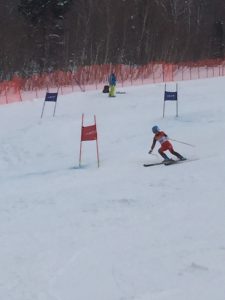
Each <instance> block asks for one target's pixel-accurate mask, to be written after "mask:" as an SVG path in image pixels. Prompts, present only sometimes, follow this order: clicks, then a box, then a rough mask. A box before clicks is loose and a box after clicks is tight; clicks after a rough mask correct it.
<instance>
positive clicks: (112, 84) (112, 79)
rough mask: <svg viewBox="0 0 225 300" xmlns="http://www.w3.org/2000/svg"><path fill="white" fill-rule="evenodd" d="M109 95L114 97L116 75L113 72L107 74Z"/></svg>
mask: <svg viewBox="0 0 225 300" xmlns="http://www.w3.org/2000/svg"><path fill="white" fill-rule="evenodd" d="M108 81H109V97H116V96H115V92H116V75H115V74H114V73H111V74H110V75H109V79H108Z"/></svg>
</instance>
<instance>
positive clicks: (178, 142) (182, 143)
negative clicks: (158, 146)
mask: <svg viewBox="0 0 225 300" xmlns="http://www.w3.org/2000/svg"><path fill="white" fill-rule="evenodd" d="M169 139H170V140H171V141H174V142H177V143H180V144H184V145H187V146H190V147H195V145H192V144H189V143H186V142H182V141H178V140H174V139H171V138H169Z"/></svg>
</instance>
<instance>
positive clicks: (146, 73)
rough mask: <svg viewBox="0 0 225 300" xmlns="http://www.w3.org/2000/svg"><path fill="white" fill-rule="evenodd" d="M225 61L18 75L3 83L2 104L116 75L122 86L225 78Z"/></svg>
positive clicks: (79, 87) (90, 85) (88, 85)
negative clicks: (112, 73)
mask: <svg viewBox="0 0 225 300" xmlns="http://www.w3.org/2000/svg"><path fill="white" fill-rule="evenodd" d="M224 68H225V61H223V60H218V59H216V60H203V61H198V62H185V63H178V64H171V63H165V62H157V63H153V62H151V63H149V64H146V65H143V66H137V65H123V64H118V65H112V64H104V65H90V66H84V67H79V68H77V69H76V70H74V71H55V72H52V73H43V74H35V75H33V76H31V77H30V78H26V79H24V78H21V77H19V76H15V77H14V78H13V79H12V80H11V81H3V82H0V104H7V103H12V102H19V101H23V100H32V99H34V98H43V97H44V96H45V94H46V92H47V91H51V92H59V93H61V94H66V93H70V92H72V91H76V90H81V91H85V90H87V89H93V88H96V89H97V88H98V87H99V85H101V87H102V86H103V85H104V84H105V83H107V82H108V76H109V74H110V73H111V72H114V73H115V74H116V77H117V85H118V86H127V85H133V84H135V85H137V84H149V83H157V82H159V83H160V82H168V81H182V80H192V79H200V78H210V77H217V76H224V75H225V71H224Z"/></svg>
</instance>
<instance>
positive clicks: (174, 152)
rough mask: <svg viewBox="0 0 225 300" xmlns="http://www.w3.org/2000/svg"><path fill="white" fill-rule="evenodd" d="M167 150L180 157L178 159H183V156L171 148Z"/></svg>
mask: <svg viewBox="0 0 225 300" xmlns="http://www.w3.org/2000/svg"><path fill="white" fill-rule="evenodd" d="M169 151H170V153H171V154H173V155H175V156H176V157H177V158H178V159H180V160H183V159H184V157H183V156H182V155H181V154H180V153H178V152H176V151H174V150H173V149H169Z"/></svg>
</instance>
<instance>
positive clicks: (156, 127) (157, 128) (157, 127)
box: [152, 126, 160, 133]
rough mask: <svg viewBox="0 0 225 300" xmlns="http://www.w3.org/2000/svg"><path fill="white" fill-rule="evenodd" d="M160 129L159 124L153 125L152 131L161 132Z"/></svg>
mask: <svg viewBox="0 0 225 300" xmlns="http://www.w3.org/2000/svg"><path fill="white" fill-rule="evenodd" d="M159 131H160V129H159V126H153V127H152V132H153V133H157V132H159Z"/></svg>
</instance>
